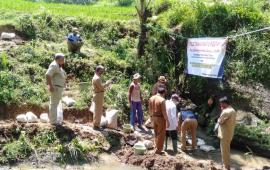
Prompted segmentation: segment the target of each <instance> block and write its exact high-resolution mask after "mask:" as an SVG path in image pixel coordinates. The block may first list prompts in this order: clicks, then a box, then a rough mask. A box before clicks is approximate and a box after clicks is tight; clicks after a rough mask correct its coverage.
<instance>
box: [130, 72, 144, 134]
mask: <svg viewBox="0 0 270 170" xmlns="http://www.w3.org/2000/svg"><path fill="white" fill-rule="evenodd" d="M140 78H141V75H140V74H139V73H136V74H134V75H133V81H132V83H131V84H130V86H129V90H128V101H129V104H130V124H131V125H132V126H133V128H134V129H135V123H136V121H137V122H138V127H139V128H142V123H143V110H142V95H141V88H140Z"/></svg>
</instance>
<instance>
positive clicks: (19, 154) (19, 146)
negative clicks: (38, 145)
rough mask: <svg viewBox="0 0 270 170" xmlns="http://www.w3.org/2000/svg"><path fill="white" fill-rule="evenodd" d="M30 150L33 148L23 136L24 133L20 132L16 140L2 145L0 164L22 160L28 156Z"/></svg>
mask: <svg viewBox="0 0 270 170" xmlns="http://www.w3.org/2000/svg"><path fill="white" fill-rule="evenodd" d="M32 151H33V149H32V148H31V145H30V141H29V139H28V138H27V137H26V136H25V133H22V134H21V135H20V137H19V139H18V140H15V141H13V142H11V143H8V144H6V145H5V146H4V147H3V151H2V152H3V155H2V156H1V158H0V164H1V163H6V162H9V163H12V162H17V161H18V160H22V159H24V158H26V157H28V156H30V154H31V152H32Z"/></svg>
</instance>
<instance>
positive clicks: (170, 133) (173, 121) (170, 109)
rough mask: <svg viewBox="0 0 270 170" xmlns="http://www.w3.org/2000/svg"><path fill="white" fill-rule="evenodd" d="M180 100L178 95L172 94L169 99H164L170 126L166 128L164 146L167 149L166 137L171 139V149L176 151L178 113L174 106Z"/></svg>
mask: <svg viewBox="0 0 270 170" xmlns="http://www.w3.org/2000/svg"><path fill="white" fill-rule="evenodd" d="M179 102H180V97H179V96H178V95H177V94H173V95H172V97H171V99H170V100H166V111H167V116H168V120H169V122H170V126H169V127H168V128H167V129H166V139H165V148H164V150H167V144H168V138H169V137H170V138H171V139H172V144H173V151H174V153H177V133H178V132H177V129H178V113H177V108H176V106H177V105H178V104H179Z"/></svg>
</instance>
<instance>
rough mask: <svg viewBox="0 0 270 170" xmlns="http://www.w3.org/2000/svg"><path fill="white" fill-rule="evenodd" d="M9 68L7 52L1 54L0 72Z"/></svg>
mask: <svg viewBox="0 0 270 170" xmlns="http://www.w3.org/2000/svg"><path fill="white" fill-rule="evenodd" d="M7 67H8V58H7V54H6V53H5V52H3V53H1V54H0V70H5V69H7Z"/></svg>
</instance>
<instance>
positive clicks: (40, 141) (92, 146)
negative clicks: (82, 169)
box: [0, 127, 106, 165]
mask: <svg viewBox="0 0 270 170" xmlns="http://www.w3.org/2000/svg"><path fill="white" fill-rule="evenodd" d="M28 128H30V131H31V130H32V131H35V134H31V135H30V133H31V132H30V131H21V130H22V129H19V130H20V133H21V134H20V136H19V138H18V139H16V136H15V135H14V136H12V137H14V139H10V140H9V141H8V142H7V143H4V144H2V145H3V146H1V145H0V153H1V155H0V165H1V164H6V163H10V164H12V163H16V162H18V161H22V160H23V159H26V158H28V157H29V156H30V155H33V154H35V155H36V156H37V155H38V154H40V153H43V152H48V151H50V152H53V153H55V154H56V157H57V161H58V162H59V163H60V164H67V163H71V164H79V163H86V162H87V163H91V162H94V161H96V160H97V159H98V153H99V151H100V148H101V144H100V143H99V142H96V141H92V140H90V139H80V138H79V137H74V138H72V140H71V141H70V142H67V141H66V139H65V138H66V137H65V136H66V135H70V134H61V135H60V136H57V134H56V131H57V130H56V131H55V130H53V129H35V128H34V129H32V128H31V127H28ZM99 140H106V139H105V138H104V139H103V138H102V139H99Z"/></svg>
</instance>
